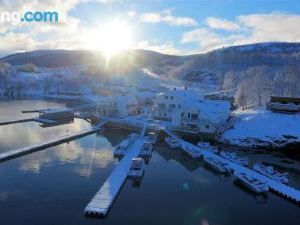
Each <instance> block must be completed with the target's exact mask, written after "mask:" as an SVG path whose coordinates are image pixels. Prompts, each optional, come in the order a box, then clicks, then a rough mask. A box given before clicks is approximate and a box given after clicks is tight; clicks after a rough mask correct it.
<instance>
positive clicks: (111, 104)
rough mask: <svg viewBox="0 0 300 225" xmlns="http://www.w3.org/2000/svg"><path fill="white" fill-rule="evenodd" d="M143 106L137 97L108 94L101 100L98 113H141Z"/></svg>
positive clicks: (106, 114) (119, 114) (116, 115)
mask: <svg viewBox="0 0 300 225" xmlns="http://www.w3.org/2000/svg"><path fill="white" fill-rule="evenodd" d="M141 111H142V106H141V105H140V104H139V103H138V101H137V99H136V98H135V97H133V96H129V95H116V96H108V97H105V98H103V99H101V100H100V102H99V104H98V113H99V115H100V116H112V117H118V116H132V115H137V114H140V113H141Z"/></svg>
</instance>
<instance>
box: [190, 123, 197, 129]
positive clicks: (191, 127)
mask: <svg viewBox="0 0 300 225" xmlns="http://www.w3.org/2000/svg"><path fill="white" fill-rule="evenodd" d="M189 127H190V129H192V130H195V129H197V125H196V124H189Z"/></svg>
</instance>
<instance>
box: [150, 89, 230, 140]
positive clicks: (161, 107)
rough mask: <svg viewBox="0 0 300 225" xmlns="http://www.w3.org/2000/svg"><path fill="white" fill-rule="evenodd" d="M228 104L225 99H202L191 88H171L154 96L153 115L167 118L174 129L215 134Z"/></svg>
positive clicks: (223, 118) (158, 117)
mask: <svg viewBox="0 0 300 225" xmlns="http://www.w3.org/2000/svg"><path fill="white" fill-rule="evenodd" d="M230 106H231V104H230V102H229V101H215V100H206V99H203V98H201V97H200V96H199V95H198V94H197V93H196V92H194V91H192V90H188V89H184V90H176V89H174V90H172V91H168V92H165V93H160V94H158V95H157V96H156V98H155V101H154V113H153V117H154V118H156V119H161V120H168V121H171V125H172V128H173V129H174V130H178V131H181V132H186V133H193V134H200V135H201V134H203V135H204V134H205V135H209V136H215V134H216V133H217V130H218V127H220V126H222V124H224V123H225V122H226V121H227V119H228V117H229V113H230Z"/></svg>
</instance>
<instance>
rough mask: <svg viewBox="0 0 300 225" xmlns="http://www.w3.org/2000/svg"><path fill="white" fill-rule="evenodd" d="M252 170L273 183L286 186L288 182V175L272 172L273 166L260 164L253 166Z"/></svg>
mask: <svg viewBox="0 0 300 225" xmlns="http://www.w3.org/2000/svg"><path fill="white" fill-rule="evenodd" d="M253 169H254V170H255V171H257V172H259V173H261V174H263V175H265V176H267V177H269V178H271V179H273V180H275V181H278V182H280V183H284V184H287V183H288V182H289V179H288V173H280V172H278V171H276V170H274V168H273V166H265V165H263V164H262V163H260V162H256V163H255V164H254V165H253Z"/></svg>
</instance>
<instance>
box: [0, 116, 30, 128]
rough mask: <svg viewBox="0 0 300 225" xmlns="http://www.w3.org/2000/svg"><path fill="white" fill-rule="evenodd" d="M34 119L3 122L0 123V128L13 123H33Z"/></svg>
mask: <svg viewBox="0 0 300 225" xmlns="http://www.w3.org/2000/svg"><path fill="white" fill-rule="evenodd" d="M34 119H35V118H29V119H21V120H10V121H5V122H0V126H4V125H9V124H14V123H25V122H31V121H34Z"/></svg>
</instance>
